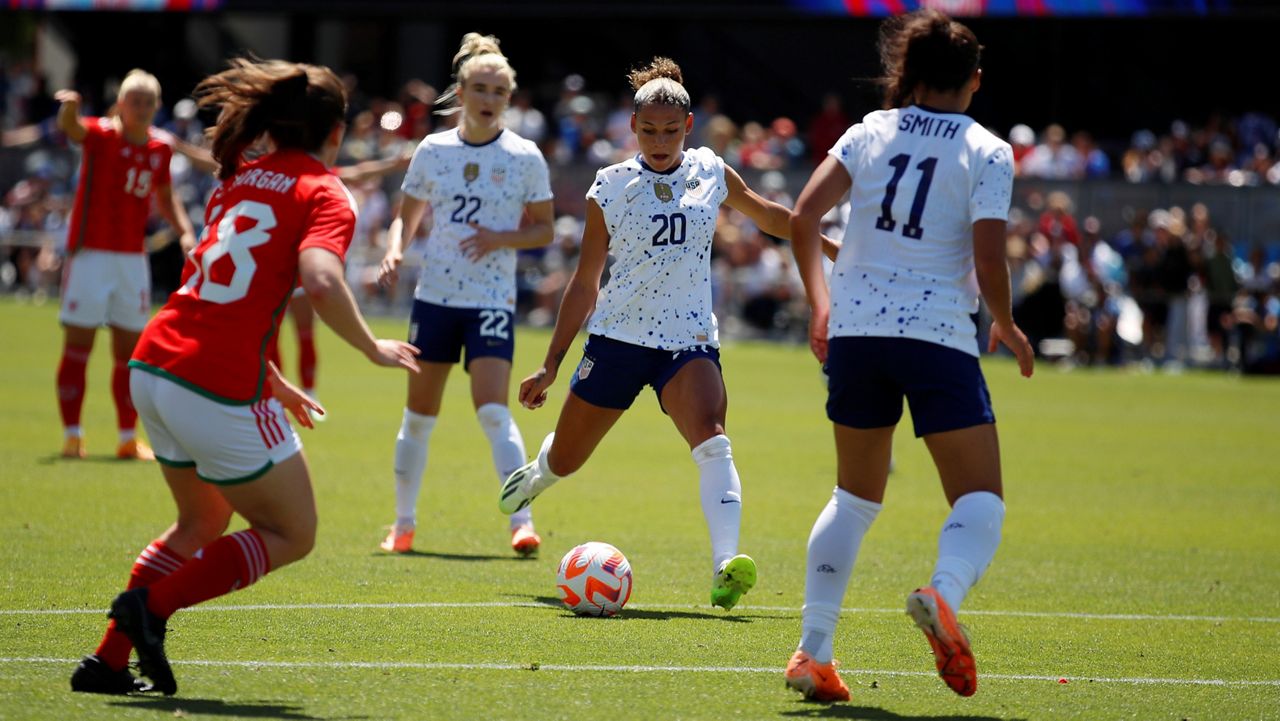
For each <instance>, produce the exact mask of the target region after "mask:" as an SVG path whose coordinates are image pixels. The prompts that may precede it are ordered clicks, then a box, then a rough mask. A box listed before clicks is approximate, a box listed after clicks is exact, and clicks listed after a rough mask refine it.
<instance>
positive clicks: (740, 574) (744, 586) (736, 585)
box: [711, 553, 756, 611]
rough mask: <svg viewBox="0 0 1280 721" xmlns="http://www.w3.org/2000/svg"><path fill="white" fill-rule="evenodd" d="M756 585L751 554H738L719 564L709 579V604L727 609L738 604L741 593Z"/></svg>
mask: <svg viewBox="0 0 1280 721" xmlns="http://www.w3.org/2000/svg"><path fill="white" fill-rule="evenodd" d="M754 585H756V562H755V561H753V560H751V556H746V555H743V554H741V553H740V554H738V555H736V556H734V557H733V558H730V559H729V560H727V561H725V562H724V563H722V564H720V569H719V570H717V571H716V575H715V578H713V579H712V580H711V605H712V606H719V607H721V608H723V609H724V610H726V611H728V610H729V609H731V608H733V607H734V606H736V605H738V599H740V598H742V594H744V593H746V592H747V591H750V590H751V587H752V586H754Z"/></svg>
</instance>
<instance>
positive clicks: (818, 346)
mask: <svg viewBox="0 0 1280 721" xmlns="http://www.w3.org/2000/svg"><path fill="white" fill-rule="evenodd" d="M830 319H831V308H830V306H823V307H821V308H814V309H812V312H811V313H810V314H809V350H811V351H813V355H814V357H815V358H817V359H818V362H819V363H822V364H824V365H825V364H826V362H827V323H828V321H830Z"/></svg>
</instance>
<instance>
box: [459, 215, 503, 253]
mask: <svg viewBox="0 0 1280 721" xmlns="http://www.w3.org/2000/svg"><path fill="white" fill-rule="evenodd" d="M467 225H470V226H471V229H472V230H474V231H475V233H473V234H472V235H471V236H470V237H469V238H464V239H463V241H462V242H461V243H459V244H458V245H459V247H460V248H462V254H463V255H465V256H467V259H468V260H471V261H477V260H480V259H481V258H483V257H485V256H486V255H488V254H490V253H492V252H493V251H495V250H497V249H498V248H501V247H503V245H502V238H501V236H500V235H499V234H498V233H497V232H496V231H493V230H489V229H488V228H486V227H484V226H483V225H480V224H479V223H467Z"/></svg>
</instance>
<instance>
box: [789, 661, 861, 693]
mask: <svg viewBox="0 0 1280 721" xmlns="http://www.w3.org/2000/svg"><path fill="white" fill-rule="evenodd" d="M786 679H787V687H788V688H792V689H795V690H796V691H799V692H800V693H802V694H804V697H805V698H807V699H813V700H814V701H823V702H826V703H832V702H834V701H848V700H849V687H848V686H846V685H844V681H843V680H841V678H840V674H838V673H836V662H835V661H834V660H833V661H832V662H831V663H818V662H817V661H814V660H813V657H812V656H810V655H809V654H807V653H805V652H804V651H800V650H797V651H796V652H795V654H793V655H792V656H791V660H790V661H789V662H788V663H787V672H786Z"/></svg>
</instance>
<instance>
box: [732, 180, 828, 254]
mask: <svg viewBox="0 0 1280 721" xmlns="http://www.w3.org/2000/svg"><path fill="white" fill-rule="evenodd" d="M724 179H725V185H727V186H728V189H729V195H728V197H726V198H725V200H724V202H725V205H728V206H729V207H730V208H733V209H734V210H736V211H738V212H739V213H742V214H743V215H745V216H747V217H748V218H750V219H751V222H753V223H755V224H756V227H757V228H759V229H760V230H763V231H764V232H766V233H768V234H769V235H772V236H773V237H775V238H782V239H783V240H791V211H790V210H787V208H786V207H785V206H783V205H782V204H780V203H775V202H774V201H772V200H769V199H768V198H765V197H764V196H762V195H760V194H759V193H757V192H755V191H754V190H752V189H751V188H750V187H748V186H747V183H746V181H744V180H743V179H742V176H740V175H738V171H736V170H734V169H733V168H731V167H729V166H728V165H726V166H724ZM820 237H821V240H822V254H823V255H825V256H827V257H828V258H830V259H831V261H832V262H835V259H836V254H838V253H839V252H840V241H838V240H833V239H831V238H828V237H827V236H825V235H823V236H820Z"/></svg>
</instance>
